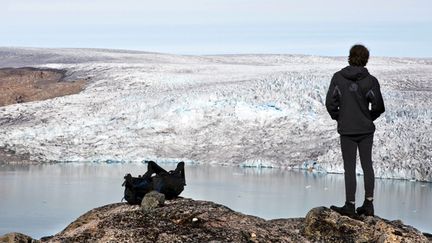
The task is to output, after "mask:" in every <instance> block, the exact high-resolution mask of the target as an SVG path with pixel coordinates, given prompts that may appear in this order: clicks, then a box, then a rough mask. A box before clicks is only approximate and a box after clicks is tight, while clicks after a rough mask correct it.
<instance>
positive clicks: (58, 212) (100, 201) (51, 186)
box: [0, 163, 432, 238]
mask: <svg viewBox="0 0 432 243" xmlns="http://www.w3.org/2000/svg"><path fill="white" fill-rule="evenodd" d="M161 165H162V166H163V167H164V168H166V169H167V170H170V169H173V168H174V167H175V164H161ZM146 168H147V166H146V164H90V163H67V164H66V163H61V164H46V165H0V235H2V234H5V233H8V232H21V233H24V234H28V235H30V236H32V237H34V238H40V237H42V236H48V235H52V234H55V233H58V232H60V231H61V230H62V229H64V228H65V227H66V226H67V225H68V224H69V223H71V222H72V221H73V220H75V219H76V218H78V217H79V216H80V215H82V214H83V213H85V212H87V211H88V210H90V209H92V208H95V207H99V206H102V205H105V204H109V203H115V202H120V201H121V199H122V197H123V190H124V188H123V187H122V186H121V184H122V183H123V176H124V175H125V174H126V173H131V174H132V175H135V176H136V175H138V174H143V173H144V172H145V171H146ZM185 170H186V183H187V186H186V187H185V190H184V191H183V193H182V194H181V195H182V196H183V197H188V198H193V199H200V200H210V201H214V202H217V203H221V204H224V205H226V206H228V207H230V208H231V209H233V210H236V211H240V212H242V213H245V214H251V215H255V216H259V217H262V218H265V219H274V218H291V217H304V216H305V215H306V213H307V212H308V211H309V210H310V209H311V208H313V207H317V206H327V207H329V206H330V205H332V204H336V205H342V204H343V203H344V200H345V195H344V177H343V175H336V174H327V175H324V174H312V173H309V172H303V171H290V170H279V169H268V168H267V169H266V168H264V169H257V168H240V167H225V166H204V165H188V164H187V165H186V169H185ZM357 181H358V184H357V187H358V189H357V195H356V197H357V203H358V204H361V203H362V202H363V197H364V194H363V177H361V176H359V177H358V178H357ZM375 188H376V189H375V212H376V214H377V215H378V216H380V217H383V218H387V219H391V220H393V219H401V220H402V221H403V222H404V223H405V224H409V225H412V226H414V227H416V228H418V229H419V230H421V231H423V232H428V233H432V210H431V206H432V204H431V203H432V183H424V182H412V181H407V180H388V179H377V180H376V184H375ZM357 206H358V205H357Z"/></svg>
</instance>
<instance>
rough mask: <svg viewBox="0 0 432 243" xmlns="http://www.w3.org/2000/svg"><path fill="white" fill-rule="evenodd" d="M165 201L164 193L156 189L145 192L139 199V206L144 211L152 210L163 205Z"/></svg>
mask: <svg viewBox="0 0 432 243" xmlns="http://www.w3.org/2000/svg"><path fill="white" fill-rule="evenodd" d="M164 203H165V195H164V194H162V193H159V192H157V191H151V192H149V193H147V194H146V195H145V196H144V198H143V200H142V201H141V208H142V210H143V211H144V213H146V212H149V211H152V210H153V209H155V208H158V207H160V206H163V205H164Z"/></svg>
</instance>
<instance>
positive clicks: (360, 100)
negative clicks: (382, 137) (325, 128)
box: [326, 66, 385, 135]
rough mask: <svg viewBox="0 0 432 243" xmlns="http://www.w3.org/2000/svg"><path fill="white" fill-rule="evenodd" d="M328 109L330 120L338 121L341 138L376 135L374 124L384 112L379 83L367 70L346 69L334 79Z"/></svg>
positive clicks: (361, 68) (351, 67)
mask: <svg viewBox="0 0 432 243" xmlns="http://www.w3.org/2000/svg"><path fill="white" fill-rule="evenodd" d="M369 103H370V104H371V108H370V109H369ZM326 108H327V111H328V113H329V114H330V116H331V118H332V119H334V120H337V122H338V132H339V134H341V135H357V134H367V133H373V132H374V131H375V125H374V123H373V121H374V120H375V119H377V118H378V117H379V116H380V115H381V114H382V113H383V112H384V110H385V109H384V101H383V99H382V96H381V91H380V85H379V83H378V80H377V79H376V78H375V77H374V76H372V75H370V74H369V72H368V70H367V69H366V68H365V67H358V66H348V67H345V68H343V69H342V70H340V71H339V72H336V73H335V74H334V75H333V78H332V80H331V83H330V87H329V90H328V92H327V97H326Z"/></svg>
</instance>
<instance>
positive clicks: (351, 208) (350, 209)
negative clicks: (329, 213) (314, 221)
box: [330, 202, 357, 218]
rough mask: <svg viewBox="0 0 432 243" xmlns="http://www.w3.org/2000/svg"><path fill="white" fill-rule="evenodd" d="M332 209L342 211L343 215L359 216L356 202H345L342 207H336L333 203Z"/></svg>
mask: <svg viewBox="0 0 432 243" xmlns="http://www.w3.org/2000/svg"><path fill="white" fill-rule="evenodd" d="M330 209H332V210H334V211H336V212H338V213H340V214H341V215H345V216H348V217H350V218H357V214H356V212H355V204H354V203H350V202H345V205H343V206H342V207H336V206H334V205H332V206H331V207H330Z"/></svg>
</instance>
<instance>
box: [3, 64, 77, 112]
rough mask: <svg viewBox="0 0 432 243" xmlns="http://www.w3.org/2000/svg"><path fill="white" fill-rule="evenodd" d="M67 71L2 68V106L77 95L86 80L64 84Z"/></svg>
mask: <svg viewBox="0 0 432 243" xmlns="http://www.w3.org/2000/svg"><path fill="white" fill-rule="evenodd" d="M65 73H66V71H65V70H58V69H48V68H31V67H26V68H0V106H5V105H11V104H16V103H23V102H29V101H36V100H45V99H50V98H54V97H58V96H63V95H70V94H76V93H78V92H80V91H81V90H82V89H83V88H84V85H85V80H77V81H67V82H64V78H65Z"/></svg>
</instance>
